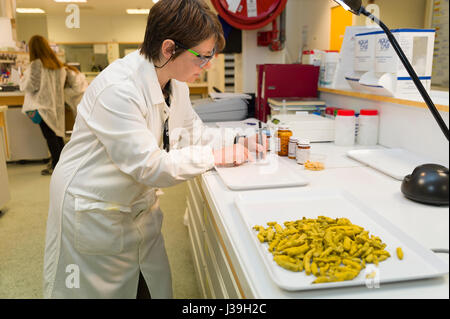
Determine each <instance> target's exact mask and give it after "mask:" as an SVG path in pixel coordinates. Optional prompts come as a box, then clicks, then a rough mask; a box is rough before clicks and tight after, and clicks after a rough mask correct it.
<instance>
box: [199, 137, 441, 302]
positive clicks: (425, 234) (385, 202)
mask: <svg viewBox="0 0 450 319" xmlns="http://www.w3.org/2000/svg"><path fill="white" fill-rule="evenodd" d="M312 149H313V151H317V152H320V153H324V154H327V160H326V162H327V166H328V168H327V169H326V170H324V171H319V172H312V171H305V170H304V169H303V167H302V166H300V165H297V164H296V163H295V161H294V160H290V159H288V158H281V163H282V164H283V165H290V166H291V167H293V168H294V169H296V170H300V171H301V172H302V174H304V176H306V177H307V178H308V179H309V180H310V184H309V185H308V186H305V187H307V188H309V189H322V188H326V189H337V190H345V191H348V192H349V193H351V194H352V195H353V196H354V197H357V198H359V199H360V200H361V201H362V202H363V203H365V204H366V205H367V206H369V207H371V208H372V209H373V210H375V211H376V212H377V213H379V214H380V215H382V216H383V217H385V218H386V219H387V220H389V221H390V222H391V223H393V224H394V225H396V226H397V227H399V228H400V229H401V230H402V231H404V232H405V233H407V234H408V235H410V236H411V237H413V238H414V239H415V240H417V241H418V242H419V243H421V244H422V245H423V246H425V247H427V248H430V249H431V248H446V249H448V246H449V210H448V207H434V206H426V205H422V204H419V203H415V202H412V201H410V200H408V199H406V198H405V197H404V196H403V194H402V193H401V191H400V186H401V181H397V180H395V179H393V178H391V177H389V176H387V175H384V174H383V173H381V172H378V171H376V170H374V169H372V168H369V167H366V166H364V165H362V164H361V163H359V162H356V161H354V160H352V159H350V158H347V156H346V155H345V153H346V151H347V150H349V149H350V148H345V147H337V146H335V145H334V144H333V143H325V144H324V143H320V144H313V148H312ZM202 184H203V188H204V190H205V195H206V197H207V199H208V201H209V206H210V207H211V209H212V214H213V216H214V218H215V221H216V224H217V226H218V228H219V230H220V232H221V236H222V238H223V240H224V243H225V245H226V248H227V250H228V253H229V255H230V258H231V261H232V263H233V266H234V267H235V269H236V272H237V274H238V277H239V281H240V283H241V285H242V287H243V290H244V292H245V296H246V297H247V298H449V282H448V275H446V276H444V277H439V278H434V279H425V280H416V281H409V282H402V283H389V284H386V283H385V284H383V283H381V285H380V288H373V289H369V288H366V287H365V286H364V287H363V286H360V287H347V288H335V289H318V290H310V291H299V292H289V291H285V290H282V289H280V288H279V287H278V286H277V285H275V283H274V282H273V281H272V280H271V279H270V277H269V275H268V273H267V271H266V269H265V267H264V265H263V263H262V261H261V260H260V256H259V255H258V253H257V252H256V251H255V250H254V246H253V243H251V242H249V238H248V234H247V231H246V229H245V225H244V224H243V222H242V219H241V218H240V216H239V215H238V210H237V208H236V206H235V204H234V199H235V197H236V195H237V194H239V193H242V192H236V191H231V190H229V189H228V188H227V187H226V186H225V185H224V183H223V182H222V180H221V179H220V177H219V176H218V174H217V172H215V171H210V172H208V173H206V174H204V175H203V176H202ZM301 188H303V187H301ZM246 192H255V193H256V192H258V191H246ZM439 257H441V258H442V259H443V260H444V261H445V262H446V263H447V264H448V255H447V254H439Z"/></svg>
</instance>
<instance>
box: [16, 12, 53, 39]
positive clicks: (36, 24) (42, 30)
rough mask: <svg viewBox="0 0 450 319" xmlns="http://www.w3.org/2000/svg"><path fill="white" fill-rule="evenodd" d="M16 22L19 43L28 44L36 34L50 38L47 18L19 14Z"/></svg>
mask: <svg viewBox="0 0 450 319" xmlns="http://www.w3.org/2000/svg"><path fill="white" fill-rule="evenodd" d="M16 22H17V23H16V25H17V40H18V41H25V42H28V40H30V38H31V37H32V36H33V35H36V34H37V35H41V36H43V37H45V38H48V26H47V16H45V15H35V16H30V15H22V14H18V15H17V18H16Z"/></svg>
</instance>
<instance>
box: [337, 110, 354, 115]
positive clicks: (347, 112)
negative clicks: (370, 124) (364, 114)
mask: <svg viewBox="0 0 450 319" xmlns="http://www.w3.org/2000/svg"><path fill="white" fill-rule="evenodd" d="M337 115H339V116H355V111H353V110H338V111H337Z"/></svg>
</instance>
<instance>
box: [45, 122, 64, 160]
mask: <svg viewBox="0 0 450 319" xmlns="http://www.w3.org/2000/svg"><path fill="white" fill-rule="evenodd" d="M39 126H40V127H41V131H42V134H43V135H44V137H45V140H46V141H47V145H48V149H49V150H50V154H51V155H52V168H55V166H56V164H57V163H58V161H59V155H61V151H62V149H63V148H64V140H63V138H62V137H59V136H58V135H56V134H55V132H53V131H52V129H51V128H50V127H48V125H47V124H45V122H44V120H42V121H41V123H40V124H39Z"/></svg>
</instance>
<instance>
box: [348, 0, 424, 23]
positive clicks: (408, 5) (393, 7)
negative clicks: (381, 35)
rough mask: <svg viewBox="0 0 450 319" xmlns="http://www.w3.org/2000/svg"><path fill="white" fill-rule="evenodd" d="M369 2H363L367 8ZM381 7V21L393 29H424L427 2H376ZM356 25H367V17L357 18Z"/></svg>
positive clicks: (418, 0)
mask: <svg viewBox="0 0 450 319" xmlns="http://www.w3.org/2000/svg"><path fill="white" fill-rule="evenodd" d="M368 3H369V1H368V0H363V5H364V6H367V5H368ZM374 3H375V4H377V5H378V6H379V7H380V19H381V20H382V21H383V22H384V23H385V24H386V25H387V26H388V27H389V28H391V29H395V28H423V27H424V25H425V19H426V17H425V15H426V11H427V10H426V9H427V0H395V1H392V0H376V1H374ZM355 22H356V25H366V17H363V16H359V17H356V21H355Z"/></svg>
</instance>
